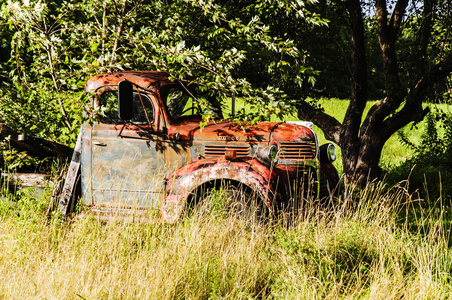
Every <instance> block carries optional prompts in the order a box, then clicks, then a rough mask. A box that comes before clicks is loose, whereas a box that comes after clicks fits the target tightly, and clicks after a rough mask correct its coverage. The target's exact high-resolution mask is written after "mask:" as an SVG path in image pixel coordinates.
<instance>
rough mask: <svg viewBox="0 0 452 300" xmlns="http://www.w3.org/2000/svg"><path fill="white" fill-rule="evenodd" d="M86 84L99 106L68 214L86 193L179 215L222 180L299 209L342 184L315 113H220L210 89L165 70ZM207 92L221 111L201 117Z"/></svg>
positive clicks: (130, 208)
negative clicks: (252, 117)
mask: <svg viewBox="0 0 452 300" xmlns="http://www.w3.org/2000/svg"><path fill="white" fill-rule="evenodd" d="M86 91H87V92H88V93H90V94H91V95H93V96H92V100H91V101H92V103H91V105H92V107H93V108H94V109H93V111H92V113H91V114H92V115H91V116H90V117H92V119H91V122H86V123H85V124H83V125H82V127H81V130H80V134H79V139H78V141H77V145H76V148H75V150H74V155H73V158H72V162H71V165H70V168H69V173H68V177H67V178H66V183H65V187H64V189H63V192H62V195H61V198H60V200H59V205H60V210H61V212H62V214H63V215H67V214H70V213H72V212H73V211H74V209H75V204H76V202H77V201H79V200H78V199H80V201H82V203H83V204H84V205H86V206H88V207H90V208H91V210H92V211H93V213H94V214H98V215H100V216H102V215H103V216H108V215H111V214H115V213H117V214H126V215H127V214H129V215H134V214H139V213H140V212H141V213H142V212H145V211H147V209H149V208H153V209H160V213H161V215H162V217H163V219H164V220H165V221H167V222H176V221H177V220H178V219H179V218H180V216H181V215H182V213H183V212H184V210H186V209H187V208H188V207H189V206H190V205H193V204H195V202H196V201H199V199H208V198H206V197H204V196H203V195H205V194H206V193H209V192H212V191H214V190H218V189H221V188H222V187H226V188H225V189H226V191H228V192H229V194H237V193H239V194H240V195H242V197H241V198H240V200H235V201H238V202H240V203H241V207H244V206H245V207H246V206H247V205H248V204H247V203H246V202H247V201H248V199H251V198H252V197H251V195H254V198H255V199H257V201H258V205H255V206H256V207H261V208H262V207H265V208H266V209H267V208H269V210H270V211H275V210H277V209H279V208H281V207H285V208H286V209H287V208H289V209H292V210H294V209H295V210H296V209H297V208H298V206H299V205H300V203H301V201H304V199H307V198H310V199H321V198H323V197H327V196H328V195H330V194H331V193H333V191H334V190H335V189H336V188H337V186H338V183H339V175H338V172H337V171H336V169H335V167H334V166H333V164H332V162H333V161H334V160H335V157H336V152H335V148H334V145H333V144H330V143H327V144H325V145H322V146H320V147H319V145H318V139H317V136H316V134H315V132H314V131H313V129H312V123H309V122H262V123H258V124H254V125H243V123H240V124H239V123H238V122H234V121H231V120H224V117H225V116H223V112H222V110H221V107H220V105H219V101H218V98H216V97H215V95H214V93H213V92H212V91H206V90H205V88H202V87H199V86H196V85H195V84H192V83H191V82H190V80H186V81H180V80H179V81H170V80H169V76H168V74H166V73H163V72H154V71H125V72H114V73H106V74H100V75H97V76H94V77H92V78H91V79H90V80H89V81H88V82H87V84H86ZM201 98H202V99H204V100H207V101H208V103H210V107H209V109H211V110H213V111H214V114H215V115H216V116H217V120H216V121H210V122H208V123H207V124H205V126H200V124H201V122H202V121H203V119H202V113H203V109H204V110H205V107H204V108H203V109H201V108H200V107H199V105H198V104H199V99H201ZM201 127H202V128H201ZM71 173H72V174H71ZM77 174H78V175H77ZM77 183H81V186H79V188H76V186H77ZM243 195H245V196H243ZM204 201H207V200H204ZM190 207H192V206H190Z"/></svg>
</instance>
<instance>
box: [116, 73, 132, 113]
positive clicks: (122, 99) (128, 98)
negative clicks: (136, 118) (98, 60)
mask: <svg viewBox="0 0 452 300" xmlns="http://www.w3.org/2000/svg"><path fill="white" fill-rule="evenodd" d="M118 117H119V118H120V119H122V120H126V121H127V120H132V119H133V84H132V82H130V81H126V80H124V81H121V82H120V83H119V84H118Z"/></svg>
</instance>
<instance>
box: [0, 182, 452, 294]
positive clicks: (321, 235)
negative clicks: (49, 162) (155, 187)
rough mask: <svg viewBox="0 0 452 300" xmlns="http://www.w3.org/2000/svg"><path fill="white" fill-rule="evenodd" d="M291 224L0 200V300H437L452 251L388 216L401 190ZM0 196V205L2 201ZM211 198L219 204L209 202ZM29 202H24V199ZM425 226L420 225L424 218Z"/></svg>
mask: <svg viewBox="0 0 452 300" xmlns="http://www.w3.org/2000/svg"><path fill="white" fill-rule="evenodd" d="M354 195H355V198H354V199H353V200H350V201H337V202H335V206H334V207H333V208H332V209H330V210H328V211H323V210H321V209H318V208H317V207H316V206H313V205H312V204H311V203H308V202H307V203H305V205H304V209H303V211H302V213H301V214H300V215H299V216H298V217H295V218H294V219H293V220H291V221H290V224H291V225H290V226H287V225H286V224H287V219H276V220H274V221H273V222H268V223H265V224H262V223H261V224H251V225H250V224H249V223H248V222H241V221H240V220H238V219H237V218H235V217H234V216H231V215H229V214H227V213H226V212H221V211H211V212H210V213H209V214H204V215H202V216H199V215H195V216H192V217H187V218H185V219H184V220H183V221H181V222H179V223H177V224H174V225H169V224H165V223H163V222H162V221H161V220H160V219H159V218H158V217H153V216H151V217H150V220H149V221H148V222H146V223H138V222H137V223H124V222H117V221H114V220H112V221H109V222H105V223H104V222H100V221H98V220H96V219H94V218H92V217H91V216H90V215H89V214H81V215H79V216H78V217H76V218H74V219H73V220H72V221H71V222H61V221H59V220H58V218H55V217H54V218H52V219H50V220H47V218H46V217H45V216H44V211H45V209H44V208H43V207H42V203H43V202H45V201H44V198H45V197H43V198H41V199H33V198H24V199H22V200H21V201H22V204H21V207H18V206H10V205H8V202H7V201H2V202H0V205H1V209H0V212H1V213H0V237H1V240H0V241H1V242H0V298H2V299H326V298H330V299H331V298H332V299H337V298H346V299H386V298H389V299H395V298H396V299H401V298H403V299H444V298H447V297H448V296H450V292H451V285H450V282H451V279H452V278H451V273H450V270H451V266H452V256H451V254H452V252H451V251H450V249H449V248H448V246H447V241H448V232H447V230H446V229H445V228H444V227H443V226H442V223H441V222H432V223H427V224H426V226H425V227H424V230H427V231H426V232H427V233H426V234H425V233H424V234H421V233H418V232H412V231H411V230H408V227H407V226H406V224H403V223H402V224H401V225H397V224H400V220H398V216H399V210H400V209H401V208H400V206H399V205H397V203H400V202H406V201H410V200H409V197H407V195H406V194H405V191H404V188H403V187H395V188H393V189H391V190H388V189H385V188H383V187H382V186H381V185H373V186H368V187H367V189H365V190H363V191H360V192H356V193H354ZM3 200H4V199H3ZM217 201H221V199H217ZM25 202H28V203H25ZM427 219H429V220H430V218H427Z"/></svg>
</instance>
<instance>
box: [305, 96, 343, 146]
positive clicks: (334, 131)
mask: <svg viewBox="0 0 452 300" xmlns="http://www.w3.org/2000/svg"><path fill="white" fill-rule="evenodd" d="M297 109H298V118H299V119H300V120H308V121H311V122H313V123H314V124H315V125H316V126H318V127H319V128H320V129H321V130H322V131H323V133H324V134H325V138H326V139H327V140H330V141H332V142H334V143H336V144H338V145H339V146H340V132H341V123H339V121H338V120H336V119H335V118H334V117H332V116H330V115H328V114H326V113H325V112H323V111H322V110H320V109H317V108H314V107H312V106H311V105H309V103H307V102H305V101H301V102H299V103H298V105H297Z"/></svg>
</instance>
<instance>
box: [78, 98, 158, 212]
mask: <svg viewBox="0 0 452 300" xmlns="http://www.w3.org/2000/svg"><path fill="white" fill-rule="evenodd" d="M151 97H152V96H151V95H149V94H146V93H145V92H142V91H141V92H140V93H139V94H138V93H135V94H134V99H133V101H134V109H135V112H134V119H133V120H132V123H133V125H125V126H124V125H123V121H121V120H120V119H119V118H118V110H117V99H118V98H117V90H106V91H104V92H103V93H102V94H101V95H100V96H98V101H99V104H100V109H101V110H103V112H102V113H101V114H102V116H101V117H100V119H99V122H94V124H93V125H92V126H91V132H90V133H87V134H89V135H90V137H87V138H86V140H87V142H85V145H86V144H89V145H86V146H88V147H90V149H91V161H90V163H89V165H90V168H89V169H88V170H83V162H82V183H83V184H84V185H85V186H84V187H82V189H83V190H84V194H85V195H86V196H85V197H86V199H85V202H86V204H89V205H96V206H98V207H107V208H108V207H112V208H113V207H120V208H133V207H137V208H158V205H159V201H160V200H161V199H160V198H161V197H162V194H161V193H162V190H163V187H162V184H163V177H164V166H165V153H164V147H159V144H160V143H159V138H158V134H157V132H155V131H154V126H153V123H154V119H155V114H154V112H155V109H156V108H155V107H154V105H153V103H152V101H151V100H152V99H151ZM85 135H86V134H85ZM88 160H89V158H88ZM86 164H87V163H85V165H86Z"/></svg>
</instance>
